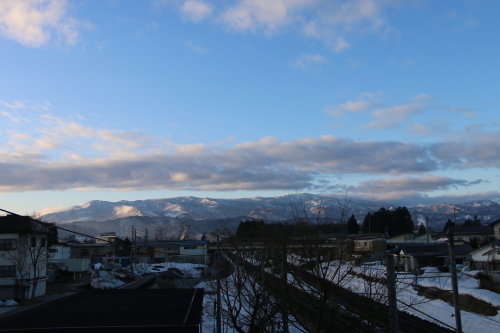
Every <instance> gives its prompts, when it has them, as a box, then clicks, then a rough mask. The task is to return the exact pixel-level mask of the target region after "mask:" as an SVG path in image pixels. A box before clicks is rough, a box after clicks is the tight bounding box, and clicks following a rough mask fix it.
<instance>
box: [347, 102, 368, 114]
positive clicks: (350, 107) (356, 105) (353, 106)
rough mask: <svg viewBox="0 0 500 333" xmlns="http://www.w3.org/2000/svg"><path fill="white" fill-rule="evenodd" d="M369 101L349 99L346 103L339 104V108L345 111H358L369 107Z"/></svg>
mask: <svg viewBox="0 0 500 333" xmlns="http://www.w3.org/2000/svg"><path fill="white" fill-rule="evenodd" d="M370 106H371V103H369V102H367V101H354V102H353V101H349V102H347V103H344V104H341V105H340V108H341V109H343V110H346V111H352V112H359V111H361V110H366V109H368V108H370Z"/></svg>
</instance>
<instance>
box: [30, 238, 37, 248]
mask: <svg viewBox="0 0 500 333" xmlns="http://www.w3.org/2000/svg"><path fill="white" fill-rule="evenodd" d="M31 247H36V237H31Z"/></svg>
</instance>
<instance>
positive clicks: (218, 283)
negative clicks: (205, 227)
mask: <svg viewBox="0 0 500 333" xmlns="http://www.w3.org/2000/svg"><path fill="white" fill-rule="evenodd" d="M219 256H220V248H219V235H217V254H216V256H215V260H216V261H215V265H216V268H217V309H216V311H217V313H216V320H217V333H222V327H221V312H220V308H221V304H220V302H221V300H220V268H219V263H220V259H219Z"/></svg>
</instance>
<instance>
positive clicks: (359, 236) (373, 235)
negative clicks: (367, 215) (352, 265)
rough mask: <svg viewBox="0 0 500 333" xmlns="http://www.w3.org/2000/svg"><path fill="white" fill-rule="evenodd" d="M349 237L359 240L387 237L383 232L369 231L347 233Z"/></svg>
mask: <svg viewBox="0 0 500 333" xmlns="http://www.w3.org/2000/svg"><path fill="white" fill-rule="evenodd" d="M347 238H349V239H355V240H361V239H367V240H369V239H376V238H384V239H387V238H388V237H387V235H386V234H384V233H371V234H368V233H366V234H349V235H347Z"/></svg>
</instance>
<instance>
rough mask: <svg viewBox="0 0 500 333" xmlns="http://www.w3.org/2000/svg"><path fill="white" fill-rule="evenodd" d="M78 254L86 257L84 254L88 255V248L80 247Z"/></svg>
mask: <svg viewBox="0 0 500 333" xmlns="http://www.w3.org/2000/svg"><path fill="white" fill-rule="evenodd" d="M80 255H81V256H82V257H86V256H88V255H89V249H81V250H80Z"/></svg>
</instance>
